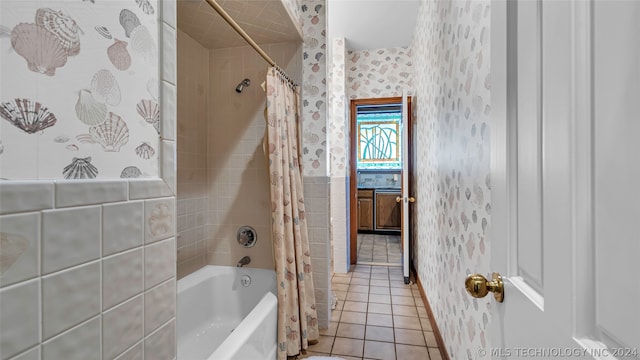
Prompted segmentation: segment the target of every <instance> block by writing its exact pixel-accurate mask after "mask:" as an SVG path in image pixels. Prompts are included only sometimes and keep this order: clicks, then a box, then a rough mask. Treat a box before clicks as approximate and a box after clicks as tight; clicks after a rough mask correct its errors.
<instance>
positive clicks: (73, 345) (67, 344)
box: [42, 316, 100, 360]
mask: <svg viewBox="0 0 640 360" xmlns="http://www.w3.org/2000/svg"><path fill="white" fill-rule="evenodd" d="M98 348H100V316H96V317H95V318H93V319H91V320H89V321H87V322H85V323H83V324H82V325H79V326H77V327H75V328H73V329H71V330H69V331H67V332H64V333H62V334H60V335H59V336H56V337H55V338H53V339H51V340H48V341H47V342H45V343H44V344H42V359H43V360H58V359H65V360H71V359H77V360H85V359H86V360H99V359H100V353H99V352H96V349H98Z"/></svg>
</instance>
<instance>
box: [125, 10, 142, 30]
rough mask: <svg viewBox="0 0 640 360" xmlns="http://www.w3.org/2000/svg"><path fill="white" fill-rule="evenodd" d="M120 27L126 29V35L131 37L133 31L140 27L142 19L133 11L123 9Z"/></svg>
mask: <svg viewBox="0 0 640 360" xmlns="http://www.w3.org/2000/svg"><path fill="white" fill-rule="evenodd" d="M120 25H122V28H123V29H124V33H125V35H127V37H131V31H133V29H135V28H137V27H138V26H140V19H138V16H136V14H134V13H133V11H131V10H127V9H122V11H120Z"/></svg>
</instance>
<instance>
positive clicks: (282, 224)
mask: <svg viewBox="0 0 640 360" xmlns="http://www.w3.org/2000/svg"><path fill="white" fill-rule="evenodd" d="M266 91H267V111H266V112H267V141H268V153H269V177H270V180H271V230H272V233H273V248H274V256H275V264H276V276H277V283H278V360H285V359H286V358H287V356H295V355H298V354H299V353H300V352H301V350H302V349H306V348H307V347H308V345H309V343H310V342H311V343H314V342H316V341H317V339H318V338H319V333H318V314H317V312H316V305H315V303H316V302H315V295H314V287H313V278H312V273H311V256H310V254H309V237H308V234H307V220H306V218H305V207H304V197H303V195H302V176H301V166H300V161H299V159H300V156H299V151H298V149H299V132H298V118H299V101H298V99H299V94H298V92H297V91H296V90H295V88H294V87H293V86H292V85H291V84H290V83H289V81H288V80H287V79H286V78H285V76H284V75H283V74H282V73H281V71H280V70H279V69H278V68H276V67H272V68H270V69H269V70H268V72H267V87H266Z"/></svg>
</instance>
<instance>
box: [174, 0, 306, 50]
mask: <svg viewBox="0 0 640 360" xmlns="http://www.w3.org/2000/svg"><path fill="white" fill-rule="evenodd" d="M218 4H220V6H221V7H222V8H223V9H224V10H225V11H226V12H227V13H229V15H230V16H231V18H233V19H234V20H235V21H236V22H237V23H238V25H240V27H241V28H242V29H243V30H244V31H245V32H246V33H247V34H249V36H251V38H252V39H253V40H254V41H255V42H256V43H258V44H274V43H280V42H289V41H300V40H301V38H302V37H301V35H300V33H299V30H298V28H297V27H296V26H295V25H294V24H293V22H292V20H291V17H290V16H289V13H288V12H287V10H286V9H285V7H284V5H283V4H282V1H280V0H218ZM178 28H179V29H180V30H182V31H184V32H185V33H187V35H189V36H190V37H192V38H193V39H194V40H196V41H197V42H198V43H200V44H201V45H202V46H204V47H206V48H209V49H221V48H229V47H238V46H245V45H247V43H246V42H245V40H244V39H243V38H242V37H241V36H240V35H238V34H237V33H236V32H235V30H233V28H232V27H231V26H230V25H229V24H227V22H226V21H224V19H222V17H221V16H220V15H218V13H217V12H216V11H215V10H214V9H213V8H211V6H210V5H209V4H208V3H207V2H206V1H204V0H178Z"/></svg>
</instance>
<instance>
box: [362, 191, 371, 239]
mask: <svg viewBox="0 0 640 360" xmlns="http://www.w3.org/2000/svg"><path fill="white" fill-rule="evenodd" d="M358 230H369V231H371V230H373V190H358Z"/></svg>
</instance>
